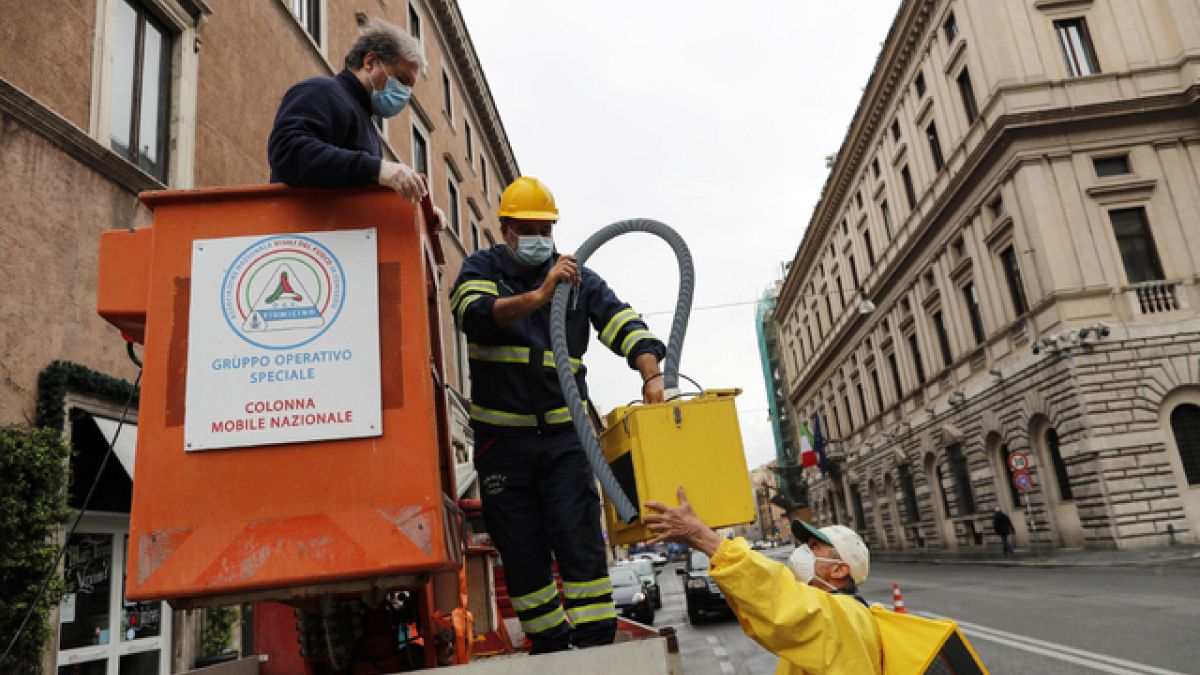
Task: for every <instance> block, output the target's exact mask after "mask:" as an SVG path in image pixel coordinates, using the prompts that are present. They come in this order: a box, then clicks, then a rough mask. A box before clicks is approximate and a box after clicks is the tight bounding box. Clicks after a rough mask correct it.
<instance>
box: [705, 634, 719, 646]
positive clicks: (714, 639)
mask: <svg viewBox="0 0 1200 675" xmlns="http://www.w3.org/2000/svg"><path fill="white" fill-rule="evenodd" d="M706 639H707V640H708V644H710V645H715V644H717V643H718V642H720V641H721V638H719V637H717V636H716V635H709V636H708V637H707V638H706Z"/></svg>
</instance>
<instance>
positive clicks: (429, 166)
mask: <svg viewBox="0 0 1200 675" xmlns="http://www.w3.org/2000/svg"><path fill="white" fill-rule="evenodd" d="M359 10H365V11H366V12H367V13H369V14H371V15H372V16H380V17H382V18H385V19H387V20H389V21H391V22H392V23H394V24H396V25H398V26H400V27H401V28H404V29H407V30H408V31H410V32H411V33H412V34H414V35H416V36H418V37H419V38H420V40H421V42H422V44H423V47H424V53H425V56H426V58H427V59H428V66H427V67H426V68H425V69H424V71H422V73H421V74H420V76H419V79H418V82H417V84H416V86H415V87H414V97H413V101H412V103H411V104H410V105H409V107H408V108H407V109H406V110H405V111H404V112H402V113H401V114H400V115H398V116H396V117H394V118H391V119H389V120H384V121H381V123H380V126H381V129H382V131H383V139H384V146H385V147H384V154H385V156H386V157H388V158H391V159H398V160H400V161H404V162H406V163H409V164H411V165H413V166H414V167H416V168H417V169H418V171H420V172H422V173H426V174H428V176H429V178H430V185H431V193H432V196H433V200H434V203H435V204H437V205H439V206H440V207H441V208H442V209H443V210H444V211H445V213H446V214H447V216H448V218H449V220H450V223H449V228H448V231H447V232H445V233H444V234H443V235H442V236H443V242H442V243H443V246H444V248H445V250H446V252H447V258H448V263H447V265H446V267H445V270H444V273H443V278H442V281H443V283H445V284H448V283H450V282H451V281H452V280H453V279H454V276H455V275H456V274H457V272H458V268H459V266H460V265H461V264H462V261H463V260H464V259H465V258H466V256H468V255H470V254H471V253H473V252H474V251H475V250H476V249H478V248H481V247H484V246H490V245H491V244H492V243H494V242H496V241H498V240H499V222H498V218H497V216H496V207H497V205H498V203H499V198H500V193H501V191H502V190H503V188H504V186H505V185H507V184H508V182H510V181H511V180H513V179H514V178H515V177H516V176H517V175H519V170H518V167H517V163H516V159H515V156H514V154H513V151H512V148H511V147H510V145H509V141H508V138H507V136H506V134H505V131H504V127H503V124H502V123H501V121H500V116H499V112H498V111H497V109H496V107H495V104H494V102H493V100H492V96H491V92H490V90H489V88H488V84H487V80H486V78H485V76H484V73H483V70H482V66H481V64H480V62H479V59H478V56H477V55H476V53H475V50H474V48H473V46H472V43H471V39H470V35H469V34H468V32H467V29H466V26H465V24H464V22H463V18H462V16H461V14H460V12H459V10H458V6H457V5H456V3H455V2H453V0H411V1H405V2H390V3H370V4H369V5H364V4H361V3H357V4H356V3H353V2H348V1H347V0H252V1H250V0H248V1H244V2H243V1H241V0H46V1H45V2H37V3H29V2H23V1H21V0H0V16H3V17H4V19H3V21H0V245H2V246H3V248H4V250H5V251H6V252H7V255H5V256H4V259H3V261H0V295H3V296H4V297H5V298H6V300H5V301H4V303H3V304H2V305H0V423H2V424H16V425H32V424H50V425H54V426H58V427H61V428H62V430H63V432H64V433H65V434H66V435H67V436H68V437H70V438H71V440H72V442H73V444H74V446H75V449H76V452H77V455H76V458H75V459H74V460H73V462H72V471H73V474H74V480H73V485H83V486H84V487H86V486H87V485H88V484H90V482H91V480H92V478H93V476H94V475H95V472H96V468H95V466H96V464H97V461H96V460H97V458H98V457H101V456H103V453H104V451H105V450H106V449H107V438H108V437H107V436H106V432H105V429H106V428H108V427H106V424H108V423H109V422H110V421H111V420H114V419H116V418H118V417H119V416H120V414H121V409H122V406H123V404H124V402H125V398H124V396H122V395H119V394H114V392H124V391H127V389H128V386H129V385H128V383H129V382H132V381H133V379H134V376H135V374H136V368H135V367H134V365H133V364H132V363H131V362H130V360H129V359H128V358H127V357H126V355H125V345H124V342H123V340H122V339H121V336H120V334H119V333H118V331H117V330H116V329H115V328H113V327H112V326H110V325H108V324H107V323H105V322H104V321H103V320H101V319H100V318H99V317H98V316H97V315H96V312H95V306H96V305H95V298H96V279H97V243H98V238H99V234H100V233H101V232H103V231H105V230H109V229H114V228H134V227H142V226H146V225H148V224H149V223H150V214H149V211H148V209H146V208H145V207H144V206H142V205H141V204H140V202H139V201H138V198H137V194H138V192H139V191H143V190H157V189H164V188H171V189H178V188H190V187H211V186H225V185H247V184H250V185H253V184H264V183H266V182H267V181H268V179H269V168H268V166H267V157H266V143H267V135H268V132H269V131H270V129H271V124H272V121H273V119H274V115H275V109H276V106H277V105H278V103H279V100H280V98H281V97H282V96H283V93H284V92H285V91H286V90H287V88H288V87H290V86H291V85H292V84H293V83H295V82H297V81H299V80H301V79H304V78H307V77H312V76H317V75H331V74H334V73H336V72H338V71H339V70H341V68H342V64H343V58H344V56H345V54H346V51H347V49H348V48H349V46H350V44H351V42H352V41H353V39H354V37H355V35H356V30H357V19H356V14H357V13H358V12H359ZM443 302H446V298H443ZM443 317H444V318H445V325H444V326H443V332H442V334H443V336H444V338H445V340H446V344H445V345H443V351H444V353H446V354H447V355H452V356H453V357H455V358H454V362H453V363H451V364H450V382H449V387H450V389H451V391H450V394H451V403H452V406H451V407H452V414H453V417H454V422H455V424H454V428H453V442H454V444H455V447H456V450H457V452H458V460H459V467H458V474H459V476H458V477H459V490H460V493H461V492H463V491H465V490H468V489H470V486H471V482H472V479H473V472H472V469H471V459H472V448H471V440H470V439H471V436H470V431H469V428H468V427H467V412H466V404H465V402H466V400H467V397H468V396H469V392H468V391H467V390H466V389H467V378H466V375H465V367H466V355H465V347H464V346H463V345H462V343H461V341H460V340H458V339H456V338H457V337H458V336H457V334H456V332H455V331H454V330H453V326H452V324H451V318H450V313H449V311H448V307H444V308H443ZM46 410H62V411H64V414H63V415H61V416H54V415H46V414H45V411H46ZM133 417H134V419H133V420H132V421H135V422H136V414H135V415H134V416H133ZM108 433H111V432H108ZM130 452H132V451H130ZM130 466H132V463H130ZM89 471H90V472H91V473H89ZM131 476H132V469H131V468H130V469H125V468H123V465H122V464H121V463H117V462H113V463H111V464H110V465H109V466H108V468H107V469H106V470H105V472H104V474H103V475H102V476H101V482H100V488H99V490H98V493H97V494H98V496H97V501H94V502H93V504H92V509H91V510H90V512H89V515H88V516H87V517H86V518H85V519H84V521H83V524H82V525H81V527H80V530H79V534H77V535H75V537H74V538H73V541H71V542H70V545H71V547H70V549H69V551H70V553H69V554H68V562H67V564H68V567H69V568H70V569H71V570H74V568H75V567H78V566H80V565H83V564H85V562H87V561H93V562H95V564H96V565H97V569H98V570H99V569H101V568H103V569H105V570H108V574H107V576H105V577H104V580H103V582H100V581H96V583H90V584H89V586H88V589H90V590H87V591H86V592H85V590H84V589H83V588H80V587H78V586H72V587H71V589H69V590H71V594H70V595H69V596H68V597H69V600H70V605H69V607H68V606H66V605H64V609H63V611H61V612H57V613H55V615H54V616H53V617H52V619H53V621H54V623H55V625H56V626H57V627H58V630H57V633H56V635H55V640H54V644H50V645H47V656H46V662H45V664H44V665H45V670H47V671H52V670H55V669H57V668H58V667H60V666H61V667H70V668H73V669H75V670H78V671H79V672H93V671H100V672H102V671H103V670H104V669H105V668H107V672H118V669H119V671H120V672H122V673H124V672H136V673H160V672H161V673H166V672H178V671H182V670H187V669H190V668H191V667H192V666H193V664H194V663H195V659H196V656H197V654H198V652H199V638H200V623H201V615H202V613H201V612H195V613H186V614H185V613H183V612H171V611H169V608H165V607H158V606H157V604H156V605H155V607H147V608H144V609H146V610H147V611H150V612H155V611H161V614H162V616H161V620H160V621H158V624H157V627H156V628H153V629H151V628H150V627H146V629H145V630H140V632H137V633H136V634H126V630H125V623H124V621H125V619H127V618H128V617H127V615H128V613H129V611H130V607H129V606H128V605H126V604H125V603H123V602H122V601H123V597H122V594H121V586H122V583H123V582H122V581H121V575H120V574H118V573H117V572H119V570H121V569H122V564H123V560H124V546H123V542H124V537H125V536H127V533H128V510H129V490H130V486H131V480H132V478H131ZM75 492H76V489H75V488H72V504H73V505H74V506H78V501H79V500H80V497H81V495H78V494H76V493H75ZM68 576H69V577H70V576H71V573H70V572H69V573H68ZM89 578H90V577H89ZM96 579H97V580H98V579H99V577H96ZM145 616H149V614H146V615H145Z"/></svg>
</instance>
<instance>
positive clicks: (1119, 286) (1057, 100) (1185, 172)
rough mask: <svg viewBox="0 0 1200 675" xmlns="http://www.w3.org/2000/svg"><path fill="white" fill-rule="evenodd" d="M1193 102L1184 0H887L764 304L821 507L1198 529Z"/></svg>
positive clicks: (957, 538) (1196, 14)
mask: <svg viewBox="0 0 1200 675" xmlns="http://www.w3.org/2000/svg"><path fill="white" fill-rule="evenodd" d="M1198 112H1200V6H1198V5H1197V4H1196V3H1194V2H1174V1H1170V0H1165V1H1161V2H1158V1H1156V2H1125V1H1123V0H1021V1H1018V2H993V1H992V0H905V2H903V3H902V4H901V7H900V9H899V11H898V13H897V15H896V18H895V21H894V23H893V26H892V28H891V30H890V32H889V34H888V36H887V39H886V41H885V43H884V45H883V48H882V52H881V54H880V56H879V58H878V61H877V63H876V67H875V71H874V73H873V74H872V76H871V78H870V80H869V82H868V83H867V85H866V88H865V90H864V94H863V98H862V100H861V102H860V105H859V107H858V110H857V111H856V113H855V116H854V118H853V120H852V122H851V124H850V128H849V130H848V132H847V135H846V138H845V139H844V141H843V144H842V147H841V149H840V151H839V152H838V154H837V157H836V161H835V162H834V164H833V167H832V171H831V174H830V176H829V178H828V181H827V183H826V185H825V188H824V191H823V193H822V197H821V199H820V202H819V204H818V205H817V208H816V210H815V212H814V215H813V218H812V220H811V222H810V224H809V227H808V230H807V232H806V233H805V236H804V238H803V241H802V243H801V245H800V248H799V250H798V251H797V254H796V256H795V259H794V260H793V262H792V266H791V268H790V272H789V274H788V277H787V279H786V280H785V282H784V287H783V289H782V291H781V293H780V296H779V300H778V309H777V316H778V318H779V321H780V325H781V333H782V335H781V340H782V341H783V343H784V344H785V345H786V349H785V350H784V353H785V355H786V358H785V362H786V370H787V386H788V392H789V400H790V402H791V404H792V405H793V406H794V408H795V411H796V415H794V417H795V418H796V419H797V420H804V421H807V422H808V424H809V425H810V426H812V425H813V421H814V418H816V417H819V419H820V424H821V429H822V432H823V434H824V436H825V437H826V438H828V439H829V441H830V442H829V445H828V457H829V460H828V464H827V467H826V473H825V474H824V475H821V474H820V473H819V472H816V471H813V472H811V473H810V474H809V476H808V481H809V486H810V495H811V498H812V503H813V508H814V517H815V518H816V519H817V521H818V522H819V523H821V524H828V523H831V522H840V523H843V524H850V525H852V526H854V527H855V528H857V529H858V530H860V531H861V532H862V533H863V535H864V536H865V538H866V539H867V540H868V542H869V543H870V545H871V546H872V547H875V548H891V549H900V548H906V549H908V548H911V549H916V548H933V549H957V550H963V551H971V550H984V549H985V548H987V547H992V546H998V538H996V537H995V536H994V534H992V526H991V518H992V514H993V512H994V510H995V509H997V508H999V509H1002V510H1004V511H1006V512H1007V513H1008V514H1009V515H1010V517H1011V519H1012V521H1013V523H1014V525H1015V526H1016V528H1017V542H1018V545H1019V546H1030V545H1031V544H1037V545H1038V546H1042V547H1045V546H1051V547H1087V548H1134V547H1148V546H1161V545H1167V544H1169V543H1170V542H1172V541H1196V540H1198V533H1200V312H1198V311H1197V309H1198V308H1200V286H1198V283H1197V282H1198V281H1200V219H1198V216H1197V215H1196V214H1197V213H1200V178H1198V176H1200V122H1198V119H1200V116H1198V114H1197V113H1198ZM864 300H866V301H869V303H866V304H867V305H868V306H863V305H864V304H865V303H863V301H864ZM1014 454H1015V459H1016V461H1017V462H1018V466H1020V465H1021V464H1020V463H1021V462H1024V464H1025V465H1027V470H1028V472H1029V474H1030V476H1031V478H1032V490H1031V491H1030V492H1029V493H1028V494H1025V493H1021V492H1019V491H1018V490H1017V489H1016V488H1015V487H1013V486H1012V485H1013V477H1014V473H1013V470H1012V468H1011V467H1010V460H1011V459H1012V458H1013V456H1014Z"/></svg>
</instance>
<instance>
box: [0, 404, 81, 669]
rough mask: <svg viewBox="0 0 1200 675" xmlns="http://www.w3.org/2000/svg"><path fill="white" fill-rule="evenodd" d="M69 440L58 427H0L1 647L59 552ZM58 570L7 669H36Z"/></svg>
mask: <svg viewBox="0 0 1200 675" xmlns="http://www.w3.org/2000/svg"><path fill="white" fill-rule="evenodd" d="M70 453H71V450H70V446H69V445H68V444H67V442H66V440H64V439H63V437H62V435H61V434H60V433H59V432H58V431H57V430H52V429H44V428H39V429H32V430H26V429H20V428H17V427H0V542H3V543H2V544H0V650H2V649H3V648H4V647H7V646H8V643H9V641H10V640H11V639H12V636H13V635H14V634H15V633H16V631H17V628H18V626H20V624H21V620H22V619H23V618H24V617H25V613H26V612H27V611H28V610H29V606H30V603H31V602H33V600H34V598H35V597H36V595H37V590H38V587H39V586H40V585H41V583H42V579H43V577H44V576H45V574H46V569H47V567H48V566H49V565H50V564H51V563H52V562H53V561H54V557H55V555H56V554H57V553H58V537H57V536H56V535H57V534H58V533H59V528H60V527H61V525H62V524H63V523H64V522H65V521H66V520H67V517H68V516H69V515H70V512H69V509H68V508H67V495H66V486H67V459H68V457H69V456H70ZM62 585H63V582H62V579H61V578H60V577H59V576H58V575H53V577H52V579H51V582H50V585H49V586H48V587H47V589H46V592H45V593H44V594H43V595H42V597H41V599H40V600H39V601H38V602H37V604H36V606H35V607H34V611H33V615H32V616H31V617H30V619H29V623H28V624H27V625H26V626H25V630H24V631H23V632H22V633H21V637H20V638H19V639H18V640H17V642H16V644H15V645H14V646H13V649H12V651H11V652H10V654H9V656H8V658H7V659H6V660H4V661H3V662H0V672H3V673H14V674H24V673H37V672H40V670H41V656H42V649H43V647H44V646H45V644H46V642H47V641H48V640H49V639H50V626H49V625H48V623H47V620H46V619H47V616H48V614H49V612H50V608H51V607H53V606H54V605H56V604H57V603H58V601H59V599H60V598H61V595H62Z"/></svg>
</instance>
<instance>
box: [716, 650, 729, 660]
mask: <svg viewBox="0 0 1200 675" xmlns="http://www.w3.org/2000/svg"><path fill="white" fill-rule="evenodd" d="M713 653H714V654H716V655H717V658H718V659H723V658H725V657H726V656H729V652H727V651H725V648H724V647H713Z"/></svg>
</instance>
